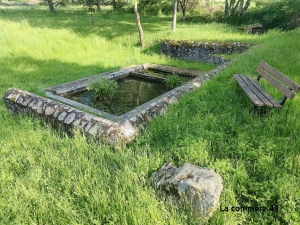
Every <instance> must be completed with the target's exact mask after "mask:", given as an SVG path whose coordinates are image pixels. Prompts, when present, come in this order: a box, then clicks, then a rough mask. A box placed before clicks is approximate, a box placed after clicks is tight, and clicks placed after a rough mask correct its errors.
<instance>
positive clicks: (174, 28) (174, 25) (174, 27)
mask: <svg viewBox="0 0 300 225" xmlns="http://www.w3.org/2000/svg"><path fill="white" fill-rule="evenodd" d="M176 17H177V0H174V11H173V22H172V31H174V32H175V31H176Z"/></svg>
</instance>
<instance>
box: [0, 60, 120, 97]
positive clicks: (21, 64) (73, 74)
mask: <svg viewBox="0 0 300 225" xmlns="http://www.w3.org/2000/svg"><path fill="white" fill-rule="evenodd" d="M9 65H16V66H9ZM0 67H1V68H2V71H3V72H2V73H3V75H2V77H1V84H0V91H1V93H4V92H5V91H6V90H7V89H8V88H11V87H14V88H20V89H23V90H26V91H31V92H37V91H38V90H40V89H42V88H45V87H49V86H54V85H57V84H61V83H65V82H69V81H72V80H76V79H80V78H83V77H87V76H92V75H95V74H99V73H102V72H107V71H111V70H116V69H119V68H115V67H106V66H104V65H102V64H101V63H98V64H97V65H92V66H81V65H78V64H76V63H67V62H61V61H58V60H53V59H51V60H37V59H35V58H32V57H25V56H24V57H3V58H1V59H0Z"/></svg>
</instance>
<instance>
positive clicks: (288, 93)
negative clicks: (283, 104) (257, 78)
mask: <svg viewBox="0 0 300 225" xmlns="http://www.w3.org/2000/svg"><path fill="white" fill-rule="evenodd" d="M256 71H257V72H258V73H259V74H260V75H261V76H262V77H263V78H265V79H266V80H267V81H268V82H269V83H270V84H272V85H273V86H274V87H275V88H277V89H278V90H279V91H281V93H282V94H284V95H285V96H286V97H288V98H289V99H293V97H294V93H293V92H292V91H291V90H290V89H288V88H287V87H285V86H284V85H282V84H281V83H280V82H279V81H277V80H275V79H274V78H273V77H272V76H271V75H269V74H268V73H267V72H266V71H264V70H263V69H262V68H261V67H257V68H256Z"/></svg>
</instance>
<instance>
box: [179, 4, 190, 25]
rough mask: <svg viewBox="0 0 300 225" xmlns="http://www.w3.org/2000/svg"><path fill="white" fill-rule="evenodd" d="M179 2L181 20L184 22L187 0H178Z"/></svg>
mask: <svg viewBox="0 0 300 225" xmlns="http://www.w3.org/2000/svg"><path fill="white" fill-rule="evenodd" d="M179 3H180V7H181V11H182V17H181V21H182V22H184V21H185V19H186V11H187V8H188V4H189V0H180V2H179Z"/></svg>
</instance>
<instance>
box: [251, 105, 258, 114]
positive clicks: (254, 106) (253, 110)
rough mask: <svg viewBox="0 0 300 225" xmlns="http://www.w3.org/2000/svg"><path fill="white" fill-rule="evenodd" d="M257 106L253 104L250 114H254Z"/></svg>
mask: <svg viewBox="0 0 300 225" xmlns="http://www.w3.org/2000/svg"><path fill="white" fill-rule="evenodd" d="M256 110H257V106H256V105H254V104H253V109H252V114H253V115H254V114H255V113H256Z"/></svg>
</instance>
